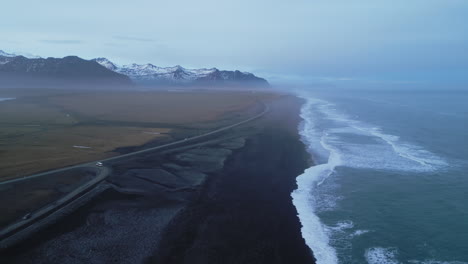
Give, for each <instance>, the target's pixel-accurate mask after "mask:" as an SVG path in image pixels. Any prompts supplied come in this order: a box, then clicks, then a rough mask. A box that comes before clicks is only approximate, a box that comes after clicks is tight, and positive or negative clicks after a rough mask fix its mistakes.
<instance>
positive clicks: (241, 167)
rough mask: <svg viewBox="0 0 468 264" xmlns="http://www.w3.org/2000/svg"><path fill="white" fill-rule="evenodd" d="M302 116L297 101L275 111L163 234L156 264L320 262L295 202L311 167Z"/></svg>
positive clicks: (275, 105) (283, 103)
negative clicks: (298, 181)
mask: <svg viewBox="0 0 468 264" xmlns="http://www.w3.org/2000/svg"><path fill="white" fill-rule="evenodd" d="M299 108H300V102H299V101H298V99H296V98H292V97H287V98H284V99H282V100H279V101H276V102H274V103H273V104H272V105H271V112H270V113H269V114H268V115H267V116H266V117H265V118H263V119H262V120H260V121H258V123H259V125H260V130H259V131H258V133H254V135H252V136H250V137H249V138H248V140H247V143H246V146H245V147H244V148H243V149H241V150H240V151H237V152H235V153H234V154H233V155H231V156H230V157H229V159H228V161H227V162H226V164H225V169H224V171H223V172H222V173H219V174H218V175H216V176H213V177H211V178H210V179H209V181H208V183H207V186H206V188H205V189H204V191H203V192H202V194H201V197H200V199H199V200H198V201H197V202H196V203H195V205H193V206H191V208H190V209H189V210H186V211H185V212H184V213H183V214H180V215H179V216H177V218H176V221H173V224H172V225H171V226H170V227H169V228H168V229H167V230H166V233H165V236H164V238H163V243H162V244H163V247H162V248H160V249H159V250H158V252H157V253H156V254H155V256H154V257H153V259H152V261H151V262H152V263H173V264H175V263H204V264H208V263H223V264H227V263H270V264H271V263H314V262H315V261H314V258H313V256H312V253H311V251H310V249H309V248H308V247H307V246H306V244H305V241H304V240H303V238H302V236H301V233H300V222H299V220H298V218H297V216H296V215H297V212H296V209H295V207H294V206H293V204H292V201H291V196H290V194H291V192H292V191H293V190H294V189H295V188H296V180H295V178H296V176H297V175H299V174H301V173H302V172H303V170H304V169H305V168H306V167H307V165H308V162H307V161H308V154H307V153H306V151H305V149H304V145H303V144H302V143H301V142H300V140H299V137H298V133H297V127H298V123H299V122H300V117H299V115H298V112H299Z"/></svg>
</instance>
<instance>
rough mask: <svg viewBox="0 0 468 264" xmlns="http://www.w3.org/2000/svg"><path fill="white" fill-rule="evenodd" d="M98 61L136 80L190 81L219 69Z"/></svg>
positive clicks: (98, 59) (101, 59)
mask: <svg viewBox="0 0 468 264" xmlns="http://www.w3.org/2000/svg"><path fill="white" fill-rule="evenodd" d="M94 61H96V62H97V63H99V64H101V65H102V66H104V67H106V68H107V69H109V70H112V71H115V72H118V73H121V74H125V75H127V76H129V77H130V78H131V79H133V80H136V81H151V80H154V81H178V82H184V81H186V82H190V81H194V80H197V79H199V78H203V77H206V76H208V75H209V74H212V73H213V72H215V71H218V69H216V68H212V69H186V68H184V67H182V66H180V65H176V66H174V67H158V66H155V65H153V64H151V63H147V64H136V63H133V64H128V65H122V66H117V65H116V64H114V63H112V62H111V61H109V60H108V59H106V58H97V59H94Z"/></svg>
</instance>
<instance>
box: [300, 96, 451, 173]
mask: <svg viewBox="0 0 468 264" xmlns="http://www.w3.org/2000/svg"><path fill="white" fill-rule="evenodd" d="M305 98H306V99H307V100H308V101H309V102H310V103H309V106H308V107H307V110H308V113H305V114H304V115H303V118H305V119H307V118H311V115H312V112H313V113H314V114H315V115H319V114H321V115H322V116H321V117H322V119H324V120H329V121H333V122H334V125H333V126H331V125H329V126H327V127H325V128H324V127H322V128H321V129H322V132H324V133H325V135H326V137H325V138H322V140H325V141H327V142H328V143H329V144H331V145H333V146H335V147H336V150H338V151H340V155H342V158H343V164H342V165H343V166H347V167H358V168H374V169H389V170H407V171H432V170H435V169H439V168H442V167H444V166H447V163H446V162H445V161H444V160H443V159H442V158H440V157H438V156H437V155H435V154H433V153H431V152H429V151H427V150H425V149H424V148H422V147H420V146H418V145H415V144H411V143H409V142H404V141H402V140H401V139H400V138H399V137H398V136H396V135H391V134H388V133H384V132H383V130H382V129H381V128H379V127H376V126H374V125H370V124H366V123H364V122H361V121H358V120H355V119H353V118H351V117H349V116H348V115H346V114H344V113H340V112H339V111H338V110H337V109H336V107H335V106H334V105H333V104H331V103H330V102H327V101H324V100H320V99H315V98H308V97H305ZM305 132H310V131H305ZM314 133H315V135H313V134H310V135H309V137H311V136H317V133H318V132H317V131H315V132H314ZM343 134H355V135H361V136H367V137H368V138H369V139H371V138H375V139H378V140H380V142H381V143H383V144H374V143H368V144H363V143H360V144H354V145H353V144H352V143H351V142H349V141H347V138H343ZM340 135H341V136H340ZM308 141H310V142H313V141H314V140H308ZM311 148H313V147H311ZM312 150H313V149H312ZM313 151H315V150H313ZM366 155H367V156H366Z"/></svg>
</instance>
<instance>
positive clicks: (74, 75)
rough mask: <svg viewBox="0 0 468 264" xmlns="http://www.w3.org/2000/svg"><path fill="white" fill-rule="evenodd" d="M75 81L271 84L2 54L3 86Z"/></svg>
mask: <svg viewBox="0 0 468 264" xmlns="http://www.w3.org/2000/svg"><path fill="white" fill-rule="evenodd" d="M66 81H72V82H73V83H74V84H87V85H88V84H96V85H112V86H114V85H123V86H129V85H133V84H139V85H148V86H155V87H157V86H163V85H193V86H242V87H252V86H255V87H267V86H269V84H268V82H267V81H266V80H265V79H263V78H260V77H257V76H255V75H253V74H252V73H248V72H240V71H237V70H236V71H224V70H218V69H216V68H210V69H205V68H203V69H186V68H184V67H181V66H179V65H177V66H174V67H158V66H155V65H153V64H129V65H122V66H120V65H117V64H115V63H113V62H111V61H110V60H108V59H106V58H96V59H92V60H85V59H82V58H79V57H76V56H67V57H64V58H46V59H44V58H40V57H37V56H33V55H25V56H23V55H18V54H11V53H6V52H4V51H1V50H0V86H5V85H7V86H8V85H13V84H16V85H18V84H19V85H23V86H28V85H32V84H40V85H49V84H55V83H62V82H66Z"/></svg>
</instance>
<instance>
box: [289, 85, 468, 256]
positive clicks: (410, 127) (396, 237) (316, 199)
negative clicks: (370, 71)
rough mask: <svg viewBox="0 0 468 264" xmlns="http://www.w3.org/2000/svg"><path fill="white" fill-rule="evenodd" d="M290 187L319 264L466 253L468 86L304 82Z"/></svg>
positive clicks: (467, 213) (305, 236)
mask: <svg viewBox="0 0 468 264" xmlns="http://www.w3.org/2000/svg"><path fill="white" fill-rule="evenodd" d="M298 96H299V97H301V98H303V99H305V104H304V105H303V106H302V110H301V117H302V119H303V122H302V124H301V125H300V127H299V131H300V134H301V138H302V141H303V142H304V143H305V144H306V146H307V148H308V151H309V153H310V154H311V155H312V158H313V160H314V162H315V163H316V166H313V167H311V168H309V169H307V170H306V171H305V172H304V173H303V174H302V175H299V176H298V177H297V184H298V189H297V190H295V191H294V192H293V193H292V194H291V196H292V199H293V203H294V205H295V207H296V209H297V211H298V214H299V219H300V221H301V224H302V230H301V231H302V235H303V237H304V239H305V241H306V243H307V245H308V246H309V247H310V248H311V249H312V251H313V252H314V255H315V257H316V259H317V263H318V264H329V263H369V264H374V263H379V264H385V263H392V264H394V263H414V264H418V263H427V264H442V263H450V264H455V263H457V264H458V263H468V173H467V171H468V92H466V91H465V92H463V91H408V90H406V91H359V90H340V91H332V90H330V91H318V90H313V91H312V90H309V91H307V90H301V91H299V92H298Z"/></svg>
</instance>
